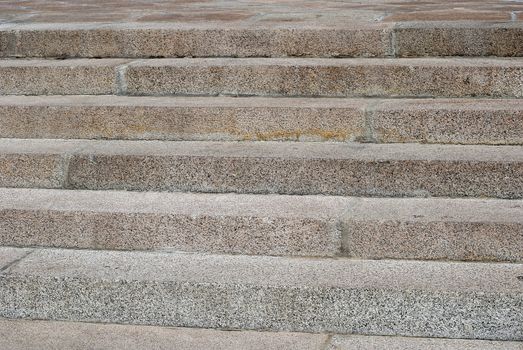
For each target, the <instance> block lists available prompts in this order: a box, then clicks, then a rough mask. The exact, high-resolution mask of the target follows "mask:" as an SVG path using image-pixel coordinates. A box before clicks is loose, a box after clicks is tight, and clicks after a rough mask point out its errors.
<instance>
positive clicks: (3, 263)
mask: <svg viewBox="0 0 523 350" xmlns="http://www.w3.org/2000/svg"><path fill="white" fill-rule="evenodd" d="M30 252H31V249H20V248H16V249H14V248H7V247H0V271H3V270H4V269H6V268H8V267H9V266H10V265H11V264H13V263H15V262H16V261H18V260H20V259H22V258H23V257H25V256H26V255H27V254H29V253H30Z"/></svg>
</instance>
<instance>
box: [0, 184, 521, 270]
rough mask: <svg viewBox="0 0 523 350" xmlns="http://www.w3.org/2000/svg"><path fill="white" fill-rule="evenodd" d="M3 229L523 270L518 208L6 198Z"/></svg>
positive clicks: (169, 246) (24, 235)
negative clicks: (510, 265) (511, 265)
mask: <svg viewBox="0 0 523 350" xmlns="http://www.w3.org/2000/svg"><path fill="white" fill-rule="evenodd" d="M0 221H1V222H2V223H3V224H2V226H1V227H0V244H2V245H9V246H48V247H49V246H52V247H69V248H91V249H127V250H134V249H142V250H143V249H156V250H158V249H164V250H182V251H195V252H228V253H243V254H271V255H296V256H300V255H302V256H303V255H309V256H313V255H314V256H333V255H344V256H349V257H354V258H364V259H387V258H388V259H420V260H437V259H444V260H471V261H488V260H490V261H512V262H521V261H523V252H522V250H521V248H520V247H521V246H523V202H522V201H515V200H477V199H438V198H427V199H417V198H401V199H387V198H349V197H343V198H342V197H326V196H282V195H278V196H277V195H234V194H225V195H222V194H189V193H151V192H144V193H141V192H115V191H81V190H75V191H71V190H42V189H0ZM341 248H343V250H340V249H341Z"/></svg>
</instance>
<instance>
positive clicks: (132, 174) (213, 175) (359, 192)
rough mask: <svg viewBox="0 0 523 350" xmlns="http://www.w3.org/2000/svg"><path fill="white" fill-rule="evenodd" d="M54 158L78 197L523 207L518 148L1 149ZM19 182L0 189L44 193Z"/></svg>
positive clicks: (70, 144) (47, 145) (35, 142)
mask: <svg viewBox="0 0 523 350" xmlns="http://www.w3.org/2000/svg"><path fill="white" fill-rule="evenodd" d="M57 153H58V154H61V155H62V159H64V160H65V161H64V164H66V170H67V172H66V174H67V178H66V179H65V180H64V182H65V184H64V186H65V187H67V188H75V189H125V190H168V191H186V192H188V191H194V192H239V193H280V194H330V195H355V196H418V197H419V196H450V197H471V196H472V197H498V198H511V199H517V198H523V148H521V147H520V146H495V147H494V146H465V145H459V146H456V145H419V144H393V145H391V144H358V143H345V144H342V143H316V142H300V143H292V142H212V141H183V142H174V141H92V140H39V139H29V140H21V139H0V154H1V155H2V157H4V158H7V159H10V158H13V159H19V158H21V157H27V156H28V155H29V156H31V157H33V158H35V159H41V158H45V157H47V156H48V155H49V154H53V156H54V155H56V154H57ZM5 164H8V165H9V164H12V162H11V163H10V162H9V161H6V162H5ZM22 170H23V171H20V170H19V171H18V173H20V174H22V175H23V176H26V177H30V176H34V173H35V171H36V169H35V168H34V167H29V168H28V169H25V170H24V169H22ZM18 176H21V175H17V176H16V177H8V178H7V180H4V183H0V186H2V187H41V185H40V184H39V183H35V184H31V182H30V181H27V182H22V183H20V184H19V185H16V181H17V180H16V179H18ZM38 176H42V175H41V174H39V175H38ZM13 179H14V180H13ZM12 183H14V184H15V185H12Z"/></svg>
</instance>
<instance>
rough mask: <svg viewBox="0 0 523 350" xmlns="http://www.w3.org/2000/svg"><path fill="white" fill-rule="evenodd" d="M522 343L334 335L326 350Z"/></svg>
mask: <svg viewBox="0 0 523 350" xmlns="http://www.w3.org/2000/svg"><path fill="white" fill-rule="evenodd" d="M522 346H523V344H522V343H521V342H507V341H505V342H500V341H488V340H462V339H426V338H425V339H423V338H406V337H372V336H346V335H334V336H333V337H332V339H331V341H330V342H329V345H328V347H327V348H326V350H356V349H358V350H360V349H361V350H383V349H387V350H420V349H423V350H521V348H522Z"/></svg>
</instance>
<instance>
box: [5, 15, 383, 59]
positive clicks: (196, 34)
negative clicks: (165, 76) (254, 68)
mask: <svg viewBox="0 0 523 350" xmlns="http://www.w3.org/2000/svg"><path fill="white" fill-rule="evenodd" d="M391 27H392V25H391V24H384V23H382V24H374V25H372V26H359V27H358V26H354V27H347V26H345V27H343V28H322V27H315V26H314V25H313V26H303V25H298V26H296V25H289V24H284V25H257V26H249V27H246V26H245V25H234V24H232V25H216V24H204V23H201V22H200V23H196V24H192V25H191V24H169V23H149V24H137V23H113V24H110V25H103V24H98V25H96V24H95V23H90V24H89V23H81V24H74V23H65V24H57V23H54V24H53V23H47V24H29V25H28V24H24V25H18V26H16V35H17V40H16V47H15V51H14V54H13V55H15V56H18V57H87V58H91V57H133V58H149V57H213V56H215V57H286V56H315V57H376V56H377V57H385V56H388V55H389V54H390V53H391V52H392V48H391V41H390V36H391V31H390V28H391ZM1 35H2V32H1V31H0V36H1Z"/></svg>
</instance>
